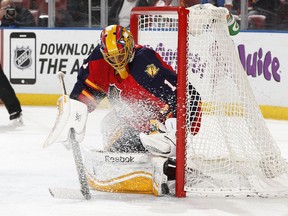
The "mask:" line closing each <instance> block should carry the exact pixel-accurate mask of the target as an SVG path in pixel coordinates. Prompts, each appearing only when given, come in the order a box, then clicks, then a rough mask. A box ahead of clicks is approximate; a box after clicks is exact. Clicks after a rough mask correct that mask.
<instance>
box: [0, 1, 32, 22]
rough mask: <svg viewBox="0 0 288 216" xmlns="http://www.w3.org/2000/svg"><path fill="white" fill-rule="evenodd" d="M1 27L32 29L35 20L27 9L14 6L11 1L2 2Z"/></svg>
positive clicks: (0, 11) (0, 12)
mask: <svg viewBox="0 0 288 216" xmlns="http://www.w3.org/2000/svg"><path fill="white" fill-rule="evenodd" d="M0 20H1V26H6V27H33V26H36V22H35V19H34V17H33V15H32V13H31V12H30V11H29V9H26V8H22V7H19V6H15V4H14V2H13V1H12V0H2V1H1V8H0Z"/></svg>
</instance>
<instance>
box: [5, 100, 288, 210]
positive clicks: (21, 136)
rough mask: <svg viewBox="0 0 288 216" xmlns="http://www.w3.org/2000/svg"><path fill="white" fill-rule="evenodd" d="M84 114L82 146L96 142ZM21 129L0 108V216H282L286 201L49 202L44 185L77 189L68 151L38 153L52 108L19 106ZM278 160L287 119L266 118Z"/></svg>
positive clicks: (286, 143)
mask: <svg viewBox="0 0 288 216" xmlns="http://www.w3.org/2000/svg"><path fill="white" fill-rule="evenodd" d="M106 112H107V110H97V111H96V112H93V113H92V114H90V115H89V119H88V127H87V128H88V129H87V134H86V137H85V142H89V143H91V144H93V145H94V144H95V145H97V143H100V140H99V137H100V132H99V122H100V119H101V118H102V117H103V115H104V114H105V113H106ZM23 114H24V115H23V119H24V124H25V125H24V126H22V127H17V128H15V127H13V126H11V125H10V121H9V120H8V113H7V111H6V109H5V107H4V106H0V216H90V215H91V216H92V215H93V216H94V215H95V216H114V215H115V216H116V215H117V216H119V215H126V216H142V215H143V216H150V215H151V216H152V215H155V216H156V215H157V216H159V215H165V216H166V215H177V216H184V215H187V216H188V215H189V216H193V215H197V216H206V215H207V216H208V215H212V216H218V215H219V216H220V215H221V216H228V215H243V216H244V215H245V216H247V215H249V216H250V215H257V216H258V215H261V216H264V215H273V216H280V215H281V216H282V215H283V216H284V215H286V216H287V215H288V198H269V199H267V198H245V199H243V198H242V199H237V198H173V197H162V198H158V197H154V196H152V195H139V194H136V195H135V194H112V193H99V192H93V194H92V200H89V201H84V200H67V199H55V198H53V197H52V196H50V194H49V192H48V188H49V187H57V186H59V187H63V186H65V187H71V188H78V182H77V176H76V172H75V167H74V162H73V158H72V152H71V151H67V150H66V149H65V147H64V146H62V145H60V144H59V145H58V144H54V145H52V146H50V147H49V148H46V149H43V148H42V145H43V143H44V141H45V139H46V137H47V136H48V134H49V132H50V130H51V128H52V127H53V125H54V121H55V119H56V115H57V109H56V107H36V106H35V107H31V106H23ZM266 122H267V124H268V127H269V129H270V131H271V133H272V135H273V136H274V138H275V140H276V142H277V144H278V145H279V147H280V149H281V151H282V155H283V156H284V158H288V121H276V120H266Z"/></svg>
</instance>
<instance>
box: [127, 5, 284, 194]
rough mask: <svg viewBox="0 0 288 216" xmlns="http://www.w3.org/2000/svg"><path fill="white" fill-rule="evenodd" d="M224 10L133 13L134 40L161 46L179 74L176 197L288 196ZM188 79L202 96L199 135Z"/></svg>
mask: <svg viewBox="0 0 288 216" xmlns="http://www.w3.org/2000/svg"><path fill="white" fill-rule="evenodd" d="M226 14H227V11H226V9H225V8H216V7H213V6H210V5H208V4H207V5H196V6H193V7H191V8H187V9H185V8H182V7H179V8H176V7H175V8H174V7H167V8H166V7H153V8H152V7H151V8H150V7H145V8H134V9H133V11H132V13H131V28H130V29H131V32H132V33H133V35H134V37H135V40H136V42H137V43H139V44H141V45H145V46H148V47H150V48H152V49H154V50H156V51H157V52H158V53H159V54H160V55H161V56H162V57H163V59H164V60H165V61H166V62H167V63H168V64H170V65H172V66H173V67H174V69H175V70H176V71H177V73H178V86H177V96H178V99H177V100H178V102H177V107H178V108H177V109H178V110H177V155H176V164H177V168H176V169H177V171H176V173H177V174H176V196H179V197H181V196H221V197H225V196H234V197H239V196H240V197H242V196H244V197H247V196H260V197H274V196H287V194H288V175H287V172H288V169H287V164H286V161H285V159H284V158H283V157H282V156H281V153H280V150H279V148H278V147H277V144H276V142H275V141H274V139H273V137H272V136H271V134H270V132H269V130H268V128H267V126H266V123H265V121H264V119H263V116H262V114H261V112H260V109H259V106H258V104H257V102H256V100H255V97H254V95H253V92H252V89H251V87H250V85H249V82H248V79H247V75H246V73H245V71H244V70H243V67H242V65H241V63H240V60H239V56H238V55H237V53H236V49H235V45H234V44H233V41H232V39H231V37H230V36H229V32H228V27H227V21H226ZM188 82H190V83H191V84H192V85H193V86H194V87H195V88H196V90H197V91H198V92H199V93H200V95H201V104H202V122H201V127H200V130H199V133H198V134H197V135H195V136H193V135H191V133H190V125H191V122H190V116H189V115H190V112H189V110H191V109H193V107H191V106H193V102H192V103H191V101H190V100H189V98H190V97H189V89H188ZM191 104H192V105H191Z"/></svg>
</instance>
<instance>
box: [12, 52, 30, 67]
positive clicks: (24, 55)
mask: <svg viewBox="0 0 288 216" xmlns="http://www.w3.org/2000/svg"><path fill="white" fill-rule="evenodd" d="M31 52H32V50H31V49H29V47H27V48H24V47H21V48H16V50H15V51H14V63H15V65H16V67H17V68H20V69H24V68H28V67H29V66H30V65H31V63H32V58H31Z"/></svg>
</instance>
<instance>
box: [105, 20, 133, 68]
mask: <svg viewBox="0 0 288 216" xmlns="http://www.w3.org/2000/svg"><path fill="white" fill-rule="evenodd" d="M100 51H101V53H102V55H103V57H104V59H105V60H106V61H107V62H108V63H109V64H110V65H111V66H112V67H113V68H114V69H116V70H117V71H118V72H121V71H123V70H124V71H126V70H125V66H126V65H127V64H128V63H129V62H131V61H132V59H133V57H134V39H133V36H132V34H131V33H130V32H129V31H128V30H127V29H126V28H124V27H122V26H120V25H110V26H108V27H106V28H105V29H104V30H103V31H102V32H101V35H100Z"/></svg>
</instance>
